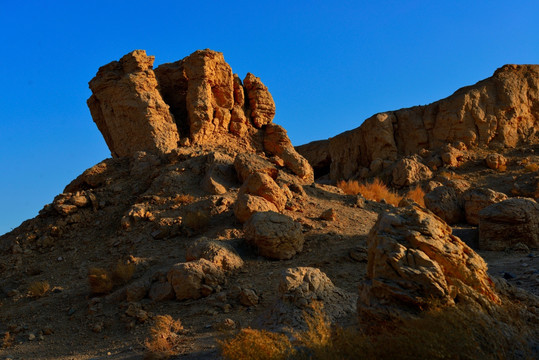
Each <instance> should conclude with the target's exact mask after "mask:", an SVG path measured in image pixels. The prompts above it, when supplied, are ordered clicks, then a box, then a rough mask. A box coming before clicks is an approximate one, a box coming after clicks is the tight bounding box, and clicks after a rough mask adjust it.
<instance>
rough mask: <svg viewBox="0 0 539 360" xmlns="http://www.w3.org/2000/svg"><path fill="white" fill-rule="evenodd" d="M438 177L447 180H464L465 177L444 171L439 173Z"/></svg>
mask: <svg viewBox="0 0 539 360" xmlns="http://www.w3.org/2000/svg"><path fill="white" fill-rule="evenodd" d="M438 176H440V177H442V178H444V179H447V180H462V179H463V177H462V176H461V175H459V174H457V173H455V172H453V171H447V170H442V171H440V172H439V173H438Z"/></svg>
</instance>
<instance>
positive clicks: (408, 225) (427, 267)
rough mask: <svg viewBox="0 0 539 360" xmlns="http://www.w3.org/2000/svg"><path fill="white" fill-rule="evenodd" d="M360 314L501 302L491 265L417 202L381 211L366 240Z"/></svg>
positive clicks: (389, 315) (400, 314) (388, 314)
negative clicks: (365, 271) (365, 264)
mask: <svg viewBox="0 0 539 360" xmlns="http://www.w3.org/2000/svg"><path fill="white" fill-rule="evenodd" d="M367 246H368V265H367V275H366V277H365V279H364V280H363V281H362V283H361V284H360V287H359V299H358V312H359V315H360V318H362V319H363V320H365V319H371V318H375V319H391V318H402V317H407V316H414V315H415V314H417V313H419V312H420V311H422V310H425V309H428V308H429V307H431V306H435V307H437V306H450V305H454V304H455V302H456V301H458V302H469V303H470V304H476V305H479V306H481V307H486V308H488V307H489V306H490V304H492V303H498V302H499V298H498V296H497V294H496V293H495V290H494V286H493V283H492V281H491V279H490V278H489V276H488V275H487V265H486V263H485V262H484V260H483V259H482V258H481V257H480V256H479V255H477V254H476V253H475V252H474V251H473V250H472V249H471V248H470V247H468V246H467V245H466V244H465V243H464V242H462V241H461V240H460V239H459V238H457V237H455V236H453V235H452V234H451V228H450V227H449V226H448V225H447V224H446V223H444V222H443V221H442V220H441V219H440V218H438V217H437V216H435V215H434V214H432V213H431V212H429V211H427V210H424V209H422V208H420V207H419V206H417V205H410V206H407V207H404V208H394V209H392V210H391V211H390V212H387V213H382V214H380V215H379V217H378V220H377V222H376V224H375V225H374V227H373V228H372V230H371V231H370V233H369V237H368V240H367Z"/></svg>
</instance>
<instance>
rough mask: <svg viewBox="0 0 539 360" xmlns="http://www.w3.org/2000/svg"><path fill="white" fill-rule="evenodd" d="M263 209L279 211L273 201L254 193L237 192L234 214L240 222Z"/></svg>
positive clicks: (263, 210)
mask: <svg viewBox="0 0 539 360" xmlns="http://www.w3.org/2000/svg"><path fill="white" fill-rule="evenodd" d="M265 211H274V212H279V210H278V209H277V207H276V206H275V205H274V204H273V203H271V202H269V201H268V200H266V199H264V198H263V197H261V196H256V195H250V194H239V195H238V198H237V200H236V203H235V204H234V215H235V216H236V219H238V221H239V222H240V223H244V222H246V221H247V220H249V219H250V218H251V216H252V215H253V214H255V213H258V212H265Z"/></svg>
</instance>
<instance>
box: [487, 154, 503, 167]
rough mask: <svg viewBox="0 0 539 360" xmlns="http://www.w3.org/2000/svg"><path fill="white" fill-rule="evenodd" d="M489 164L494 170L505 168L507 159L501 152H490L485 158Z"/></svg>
mask: <svg viewBox="0 0 539 360" xmlns="http://www.w3.org/2000/svg"><path fill="white" fill-rule="evenodd" d="M485 163H486V164H487V166H488V167H489V168H491V169H493V170H501V171H503V170H505V166H506V164H507V159H506V158H505V157H504V156H503V155H501V154H489V155H487V157H486V158H485Z"/></svg>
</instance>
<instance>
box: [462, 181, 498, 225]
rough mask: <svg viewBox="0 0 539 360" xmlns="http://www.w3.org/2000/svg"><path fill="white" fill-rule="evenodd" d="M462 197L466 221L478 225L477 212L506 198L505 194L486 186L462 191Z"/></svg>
mask: <svg viewBox="0 0 539 360" xmlns="http://www.w3.org/2000/svg"><path fill="white" fill-rule="evenodd" d="M462 198H463V202H464V214H465V216H466V222H467V223H468V224H471V225H478V224H479V212H480V211H481V210H483V209H484V208H486V207H487V206H489V205H492V204H495V203H498V202H500V201H504V200H507V195H505V194H503V193H500V192H497V191H494V190H491V189H487V188H473V189H469V190H467V191H466V192H464V194H463V196H462Z"/></svg>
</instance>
